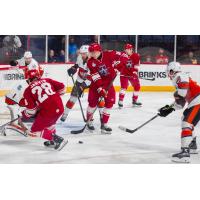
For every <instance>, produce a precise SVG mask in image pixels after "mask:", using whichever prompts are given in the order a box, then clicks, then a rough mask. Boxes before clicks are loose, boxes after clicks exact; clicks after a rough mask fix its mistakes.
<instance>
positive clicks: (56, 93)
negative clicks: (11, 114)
mask: <svg viewBox="0 0 200 200" xmlns="http://www.w3.org/2000/svg"><path fill="white" fill-rule="evenodd" d="M27 78H28V82H29V86H28V87H27V88H26V89H25V91H24V94H23V99H22V100H21V101H23V102H24V103H21V104H24V105H25V107H26V109H25V110H24V111H23V112H22V117H24V118H30V117H31V116H35V120H34V122H33V125H32V127H31V132H30V133H29V134H30V135H32V136H40V137H42V138H44V139H46V140H47V141H45V142H44V145H45V146H48V147H54V148H55V149H60V148H62V147H63V145H65V144H66V141H64V139H63V138H62V137H60V136H58V135H56V129H55V124H56V121H57V120H58V118H59V117H60V116H61V115H62V113H63V111H64V107H63V103H62V99H61V97H60V95H62V94H64V91H65V86H64V84H63V83H60V82H57V81H55V80H52V79H49V78H40V74H39V72H38V70H35V69H33V70H29V71H28V72H27Z"/></svg>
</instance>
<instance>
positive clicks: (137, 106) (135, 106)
mask: <svg viewBox="0 0 200 200" xmlns="http://www.w3.org/2000/svg"><path fill="white" fill-rule="evenodd" d="M132 107H133V108H140V107H142V105H132Z"/></svg>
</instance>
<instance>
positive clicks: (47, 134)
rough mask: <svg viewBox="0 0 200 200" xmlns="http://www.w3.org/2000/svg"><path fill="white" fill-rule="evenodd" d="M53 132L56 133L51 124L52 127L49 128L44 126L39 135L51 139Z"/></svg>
mask: <svg viewBox="0 0 200 200" xmlns="http://www.w3.org/2000/svg"><path fill="white" fill-rule="evenodd" d="M55 133H56V129H55V126H52V127H49V128H45V129H44V130H43V131H42V134H41V137H42V138H43V139H46V140H52V139H53V134H55Z"/></svg>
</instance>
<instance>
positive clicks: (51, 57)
mask: <svg viewBox="0 0 200 200" xmlns="http://www.w3.org/2000/svg"><path fill="white" fill-rule="evenodd" d="M56 61H57V59H56V56H55V53H54V50H53V49H50V50H49V56H48V62H49V63H54V62H56Z"/></svg>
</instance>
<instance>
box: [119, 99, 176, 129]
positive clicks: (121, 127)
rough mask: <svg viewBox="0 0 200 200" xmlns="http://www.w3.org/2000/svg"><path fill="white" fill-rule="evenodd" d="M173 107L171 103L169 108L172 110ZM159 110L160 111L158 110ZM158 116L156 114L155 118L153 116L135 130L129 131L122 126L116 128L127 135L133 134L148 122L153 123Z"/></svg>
mask: <svg viewBox="0 0 200 200" xmlns="http://www.w3.org/2000/svg"><path fill="white" fill-rule="evenodd" d="M173 107H174V103H172V104H171V105H170V106H169V108H173ZM159 110H160V109H159ZM158 116H160V115H159V113H157V114H156V115H155V116H153V117H152V118H151V119H149V120H148V121H146V122H145V123H143V124H142V125H140V126H138V127H137V128H135V129H129V128H126V127H124V126H119V127H118V128H119V129H121V130H122V131H125V132H128V133H134V132H135V131H137V130H139V129H140V128H142V127H143V126H145V125H146V124H148V123H149V122H151V121H153V120H154V119H156V118H157V117H158Z"/></svg>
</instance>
